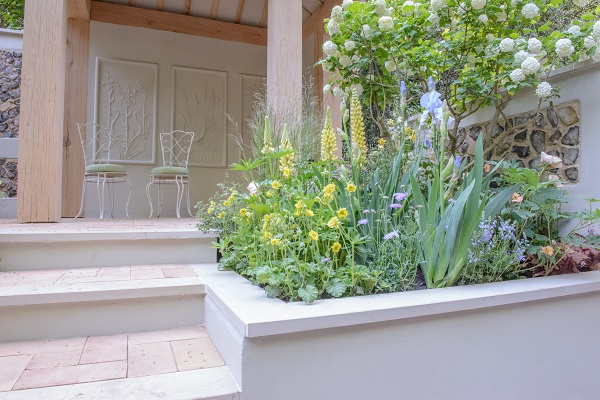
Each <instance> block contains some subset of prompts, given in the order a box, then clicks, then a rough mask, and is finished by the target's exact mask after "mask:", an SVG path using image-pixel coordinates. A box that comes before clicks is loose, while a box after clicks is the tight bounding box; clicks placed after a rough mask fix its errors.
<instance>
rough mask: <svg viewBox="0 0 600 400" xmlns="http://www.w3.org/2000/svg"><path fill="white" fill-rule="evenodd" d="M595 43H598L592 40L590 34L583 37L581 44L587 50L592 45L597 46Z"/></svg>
mask: <svg viewBox="0 0 600 400" xmlns="http://www.w3.org/2000/svg"><path fill="white" fill-rule="evenodd" d="M597 45H598V43H596V41H595V40H594V38H593V37H591V36H587V37H586V38H585V39H583V46H584V47H585V48H586V49H587V50H589V49H591V48H592V47H594V46H597Z"/></svg>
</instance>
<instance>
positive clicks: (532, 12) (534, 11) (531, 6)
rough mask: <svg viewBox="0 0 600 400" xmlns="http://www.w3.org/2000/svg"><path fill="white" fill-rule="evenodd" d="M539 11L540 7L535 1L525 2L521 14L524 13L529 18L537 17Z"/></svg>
mask: <svg viewBox="0 0 600 400" xmlns="http://www.w3.org/2000/svg"><path fill="white" fill-rule="evenodd" d="M539 13H540V9H539V8H538V6H536V5H535V3H528V4H525V5H524V6H523V9H522V10H521V14H523V16H524V17H525V18H527V19H533V18H535V17H537V16H538V15H539Z"/></svg>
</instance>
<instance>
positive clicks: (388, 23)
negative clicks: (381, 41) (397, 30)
mask: <svg viewBox="0 0 600 400" xmlns="http://www.w3.org/2000/svg"><path fill="white" fill-rule="evenodd" d="M378 25H379V29H381V31H382V32H390V31H393V30H394V20H393V19H392V17H388V16H384V17H381V18H379V22H378Z"/></svg>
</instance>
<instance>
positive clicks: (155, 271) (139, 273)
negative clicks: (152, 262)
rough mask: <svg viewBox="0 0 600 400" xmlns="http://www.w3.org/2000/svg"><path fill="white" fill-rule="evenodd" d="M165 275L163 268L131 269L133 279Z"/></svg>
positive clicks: (158, 277) (162, 276)
mask: <svg viewBox="0 0 600 400" xmlns="http://www.w3.org/2000/svg"><path fill="white" fill-rule="evenodd" d="M164 277H165V274H164V273H163V270H162V268H160V267H154V268H136V269H133V268H132V269H131V280H137V279H162V278H164Z"/></svg>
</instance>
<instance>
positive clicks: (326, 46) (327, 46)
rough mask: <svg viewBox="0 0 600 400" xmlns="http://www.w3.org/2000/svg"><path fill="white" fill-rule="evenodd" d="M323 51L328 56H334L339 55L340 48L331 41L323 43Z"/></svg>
mask: <svg viewBox="0 0 600 400" xmlns="http://www.w3.org/2000/svg"><path fill="white" fill-rule="evenodd" d="M323 51H324V52H325V54H327V55H328V56H334V55H336V54H337V53H338V47H337V45H336V44H335V43H333V42H332V41H331V40H328V41H326V42H325V43H323Z"/></svg>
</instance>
